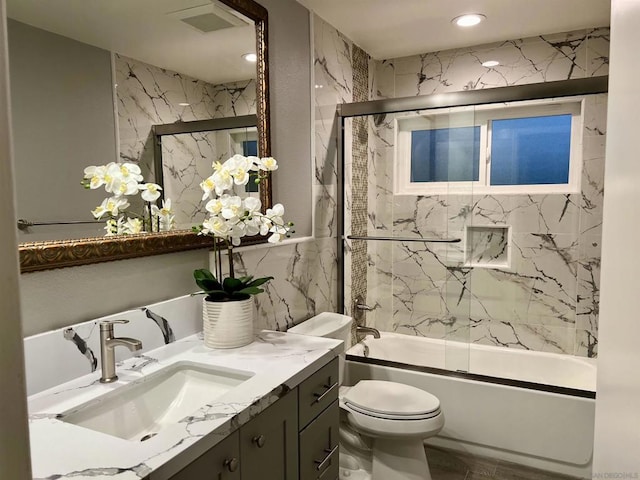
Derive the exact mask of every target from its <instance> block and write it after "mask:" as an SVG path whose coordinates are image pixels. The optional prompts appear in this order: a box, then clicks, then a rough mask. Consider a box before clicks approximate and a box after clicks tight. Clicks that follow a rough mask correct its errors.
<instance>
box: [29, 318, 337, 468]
mask: <svg viewBox="0 0 640 480" xmlns="http://www.w3.org/2000/svg"><path fill="white" fill-rule="evenodd" d="M341 349H342V342H341V341H340V340H333V339H328V338H317V337H309V336H303V335H295V334H287V333H280V332H271V331H263V332H261V333H260V334H259V335H258V336H257V337H256V340H255V341H254V342H253V343H251V344H250V345H247V346H245V347H241V348H236V349H230V350H212V349H209V348H206V347H205V346H204V344H203V342H202V336H201V334H199V335H192V336H190V337H187V338H184V339H182V340H179V341H176V342H174V343H171V344H168V345H166V346H163V347H160V348H157V349H155V350H152V351H150V352H147V353H145V354H143V355H140V356H138V357H134V358H131V359H129V360H127V361H125V362H122V363H121V364H118V366H117V373H118V376H119V379H118V380H117V381H116V382H115V383H112V384H102V383H100V382H99V378H100V371H99V370H98V371H97V372H95V373H92V374H89V375H86V376H83V377H80V378H77V379H75V380H72V381H70V382H67V383H65V384H62V385H59V386H57V387H54V388H51V389H49V390H46V391H44V392H41V393H38V394H36V395H33V396H31V397H29V399H28V403H29V428H30V435H31V462H32V469H33V478H36V479H62V478H73V479H85V478H86V479H89V478H90V479H96V478H98V479H106V478H109V479H118V480H129V479H140V478H144V479H148V480H166V479H168V478H169V477H171V476H172V475H174V474H175V473H177V472H179V471H180V470H181V469H182V468H184V467H185V466H186V465H188V464H189V463H191V462H192V461H193V460H195V459H196V458H198V457H199V456H200V455H202V454H203V453H204V452H206V451H207V450H208V449H209V448H211V447H212V446H214V445H216V444H217V443H218V442H220V441H221V440H222V439H224V438H225V437H226V436H227V435H229V434H230V433H231V432H233V431H235V430H236V429H237V428H238V427H239V426H240V425H243V424H245V423H246V422H248V421H249V420H250V419H251V418H253V417H254V416H255V415H257V414H258V413H260V412H261V411H262V410H264V409H265V408H266V407H268V406H269V405H271V404H272V403H274V402H275V401H277V400H278V398H280V397H281V396H282V395H283V394H285V393H286V392H287V391H289V389H291V388H294V387H296V386H297V385H298V384H299V383H300V382H301V381H302V380H304V379H305V378H307V377H308V376H310V375H311V374H312V373H313V372H315V371H316V370H317V369H318V368H319V367H320V366H322V365H323V364H325V363H327V362H328V361H329V360H331V359H332V358H334V357H336V356H337V355H338V353H339V352H340V351H341ZM176 362H193V363H197V364H206V365H210V366H218V367H225V368H231V369H236V370H244V371H249V372H252V373H254V376H253V377H251V378H250V379H249V380H247V381H245V382H244V383H242V384H241V385H238V386H237V387H235V388H233V389H232V390H230V391H229V392H227V393H225V394H223V395H222V396H221V397H219V398H217V399H215V401H213V402H210V403H209V404H207V405H206V406H205V407H203V408H201V409H200V410H198V411H196V412H194V413H193V415H191V416H189V417H187V418H185V419H183V420H181V421H180V422H179V423H177V424H174V425H169V426H167V427H165V428H163V429H162V430H160V431H159V432H158V434H157V435H156V436H155V437H153V438H151V439H149V440H146V441H144V442H140V441H131V440H125V439H121V438H118V437H114V436H111V435H107V434H104V433H100V432H97V431H93V430H89V429H87V428H83V427H80V426H77V425H73V424H70V423H66V422H63V421H62V420H61V418H62V417H63V416H64V414H65V412H66V413H68V412H70V411H72V410H74V409H76V408H77V407H78V406H81V405H83V404H84V403H85V402H88V401H91V400H93V399H95V398H97V397H99V396H101V395H103V394H106V393H109V392H113V391H114V390H115V389H118V388H120V387H122V386H124V385H127V384H130V383H131V382H135V381H139V380H140V379H142V378H144V377H146V376H148V375H150V374H152V373H154V372H157V371H158V370H161V369H162V368H165V367H167V366H169V365H171V364H173V363H176Z"/></svg>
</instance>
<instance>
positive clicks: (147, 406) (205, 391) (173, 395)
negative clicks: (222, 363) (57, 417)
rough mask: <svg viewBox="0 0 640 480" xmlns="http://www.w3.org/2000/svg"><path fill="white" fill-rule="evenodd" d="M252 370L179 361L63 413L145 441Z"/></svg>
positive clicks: (110, 432)
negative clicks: (246, 370)
mask: <svg viewBox="0 0 640 480" xmlns="http://www.w3.org/2000/svg"><path fill="white" fill-rule="evenodd" d="M252 376H253V373H251V372H245V371H241V370H232V369H227V368H224V367H209V366H203V365H198V364H193V363H186V362H179V363H176V364H174V365H171V366H169V367H167V368H164V369H162V370H160V371H158V372H156V373H154V374H151V375H149V376H148V377H145V378H144V379H143V380H141V381H139V382H134V383H132V384H130V385H126V386H123V387H121V388H118V389H116V390H114V391H113V392H110V393H108V394H106V395H103V396H101V397H99V398H97V399H95V400H92V401H90V402H87V403H86V404H84V405H82V406H80V407H77V408H74V409H73V410H71V411H69V412H66V413H65V414H63V415H62V418H61V420H62V421H64V422H68V423H72V424H74V425H79V426H81V427H85V428H89V429H91V430H96V431H98V432H103V433H106V434H108V435H113V436H115V437H120V438H124V439H126V440H132V441H144V440H147V439H149V438H151V437H153V436H154V435H155V434H157V433H158V432H159V431H160V430H162V429H163V428H164V427H166V426H168V425H173V424H176V423H179V422H180V420H182V419H184V418H185V417H188V416H189V415H192V414H193V413H195V412H196V411H197V410H199V409H200V408H202V407H204V406H205V405H207V404H211V403H212V402H215V400H216V399H217V398H219V397H220V396H222V395H223V394H225V393H226V392H228V391H229V390H231V389H233V388H234V387H236V386H238V385H240V384H241V383H243V382H245V381H246V380H248V379H249V378H251V377H252Z"/></svg>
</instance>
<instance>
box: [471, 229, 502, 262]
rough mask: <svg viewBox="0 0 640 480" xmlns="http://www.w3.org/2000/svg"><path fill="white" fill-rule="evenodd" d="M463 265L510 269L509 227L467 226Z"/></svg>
mask: <svg viewBox="0 0 640 480" xmlns="http://www.w3.org/2000/svg"><path fill="white" fill-rule="evenodd" d="M465 265H466V266H468V267H476V268H496V269H509V268H511V227H510V226H509V225H467V226H466V228H465Z"/></svg>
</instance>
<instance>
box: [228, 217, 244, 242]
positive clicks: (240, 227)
mask: <svg viewBox="0 0 640 480" xmlns="http://www.w3.org/2000/svg"><path fill="white" fill-rule="evenodd" d="M246 234H247V232H246V225H245V224H244V223H243V222H238V223H236V224H234V225H232V226H231V228H230V229H229V236H230V237H231V244H232V245H233V246H234V247H237V246H238V245H240V243H241V242H242V237H244V236H245V235H246Z"/></svg>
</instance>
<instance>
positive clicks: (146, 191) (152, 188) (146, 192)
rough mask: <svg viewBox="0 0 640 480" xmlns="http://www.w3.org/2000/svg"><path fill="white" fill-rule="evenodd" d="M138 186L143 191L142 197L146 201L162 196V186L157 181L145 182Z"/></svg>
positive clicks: (153, 200)
mask: <svg viewBox="0 0 640 480" xmlns="http://www.w3.org/2000/svg"><path fill="white" fill-rule="evenodd" d="M137 187H138V189H140V191H142V194H141V197H142V199H143V200H144V201H145V202H155V201H156V200H157V199H158V198H160V190H162V187H161V186H160V185H158V184H157V183H143V184H142V185H138V186H137Z"/></svg>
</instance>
